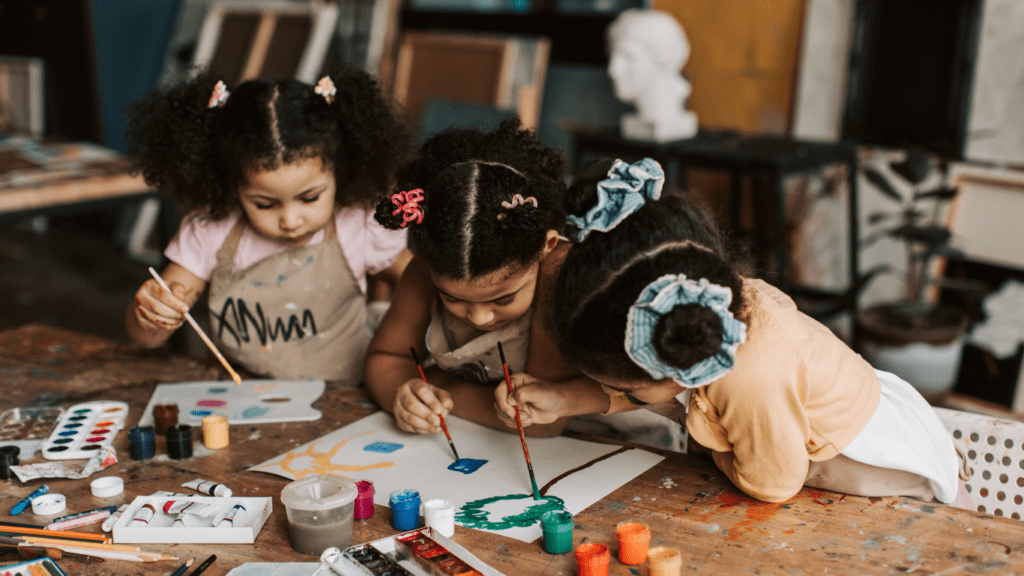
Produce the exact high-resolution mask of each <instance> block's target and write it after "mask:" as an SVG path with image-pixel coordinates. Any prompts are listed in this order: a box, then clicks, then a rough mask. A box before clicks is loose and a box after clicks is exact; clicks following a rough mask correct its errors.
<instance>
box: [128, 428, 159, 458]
mask: <svg viewBox="0 0 1024 576" xmlns="http://www.w3.org/2000/svg"><path fill="white" fill-rule="evenodd" d="M128 454H129V455H130V456H131V457H132V460H148V459H150V458H152V457H153V456H155V455H156V432H155V431H154V430H153V427H152V426H136V427H134V428H132V429H131V430H128Z"/></svg>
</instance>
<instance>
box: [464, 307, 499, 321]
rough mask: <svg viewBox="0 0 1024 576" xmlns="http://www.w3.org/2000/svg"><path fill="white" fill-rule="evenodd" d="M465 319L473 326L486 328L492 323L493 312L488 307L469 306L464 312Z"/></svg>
mask: <svg viewBox="0 0 1024 576" xmlns="http://www.w3.org/2000/svg"><path fill="white" fill-rule="evenodd" d="M466 319H467V320H469V321H470V323H472V324H473V325H474V326H486V325H488V324H490V323H491V322H493V321H494V311H492V310H491V307H490V306H471V307H470V308H469V310H467V312H466Z"/></svg>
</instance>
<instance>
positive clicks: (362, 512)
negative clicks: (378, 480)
mask: <svg viewBox="0 0 1024 576" xmlns="http://www.w3.org/2000/svg"><path fill="white" fill-rule="evenodd" d="M356 488H358V489H359V495H358V496H356V504H355V509H354V516H355V519H356V520H365V519H366V518H370V517H371V516H373V493H374V490H373V482H370V481H369V480H358V481H356Z"/></svg>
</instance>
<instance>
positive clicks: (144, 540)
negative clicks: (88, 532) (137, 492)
mask: <svg viewBox="0 0 1024 576" xmlns="http://www.w3.org/2000/svg"><path fill="white" fill-rule="evenodd" d="M172 500H173V501H175V502H179V501H182V500H192V501H195V502H198V503H201V504H212V505H214V506H215V507H216V508H217V512H215V513H212V514H210V515H208V516H203V517H201V518H199V520H198V521H199V525H197V526H187V527H186V526H172V524H173V523H174V516H173V515H170V514H163V513H162V512H161V511H162V510H163V506H164V504H166V503H167V502H168V501H172ZM146 504H151V505H152V506H153V508H155V509H156V510H157V513H156V515H154V516H153V518H152V519H150V520H149V523H148V524H146V525H143V526H129V524H130V523H131V521H132V518H133V517H134V516H135V514H136V513H138V511H139V509H141V508H142V507H143V506H144V505H146ZM236 504H241V505H242V506H245V512H244V515H242V514H240V515H239V516H238V517H236V518H235V520H236V522H235V525H234V526H226V527H221V528H218V527H216V525H217V523H218V522H219V521H220V520H221V519H223V518H224V514H226V513H227V512H228V511H229V510H231V508H232V507H234V506H235V505H236ZM273 509H274V501H273V499H272V498H268V497H251V498H235V497H231V498H213V497H210V496H138V497H136V498H135V500H133V501H132V503H131V504H130V505H129V506H128V509H127V510H125V511H124V513H123V514H121V517H120V518H118V519H117V523H116V524H114V529H113V536H114V543H115V544H154V543H162V544H252V543H253V542H255V541H256V536H257V535H258V534H259V533H260V530H261V529H262V528H263V524H264V523H265V522H266V521H267V518H270V513H271V512H272V511H273Z"/></svg>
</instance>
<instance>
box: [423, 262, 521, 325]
mask: <svg viewBox="0 0 1024 576" xmlns="http://www.w3.org/2000/svg"><path fill="white" fill-rule="evenodd" d="M539 269H540V263H535V264H533V265H532V266H530V267H529V268H526V269H525V270H523V271H520V272H517V273H514V274H511V275H509V273H508V270H507V269H503V270H498V271H497V272H494V273H492V274H488V275H487V276H483V277H481V278H474V279H473V280H453V279H451V278H446V277H443V276H438V275H432V276H433V279H434V285H435V286H436V287H437V290H438V292H440V295H441V302H443V303H444V307H445V308H447V309H448V311H449V312H451V313H452V314H454V315H455V316H457V317H459V318H462V319H463V320H465V321H466V322H468V323H469V324H471V325H473V327H475V328H476V329H478V330H484V331H491V330H497V329H498V328H502V327H504V326H505V325H507V324H509V323H511V322H513V321H515V320H517V319H518V318H519V317H520V316H522V315H523V314H525V313H526V311H527V310H528V309H529V308H530V305H531V304H533V294H534V291H535V290H536V288H537V273H538V271H539Z"/></svg>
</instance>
